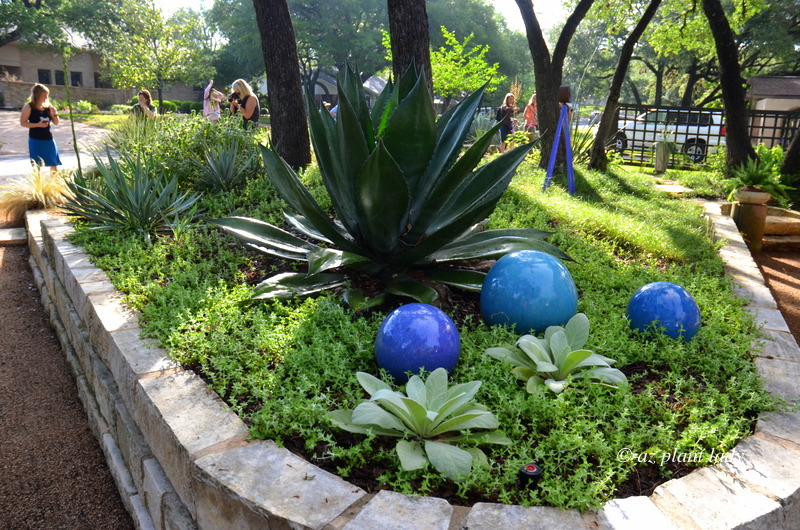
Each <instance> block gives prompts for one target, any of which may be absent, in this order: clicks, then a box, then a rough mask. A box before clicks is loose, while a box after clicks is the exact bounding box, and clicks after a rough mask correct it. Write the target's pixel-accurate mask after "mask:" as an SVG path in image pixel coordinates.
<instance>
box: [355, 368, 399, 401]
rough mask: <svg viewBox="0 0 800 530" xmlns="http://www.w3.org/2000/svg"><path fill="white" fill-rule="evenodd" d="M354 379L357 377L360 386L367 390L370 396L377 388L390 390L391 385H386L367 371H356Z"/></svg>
mask: <svg viewBox="0 0 800 530" xmlns="http://www.w3.org/2000/svg"><path fill="white" fill-rule="evenodd" d="M356 379H358V382H359V384H360V385H361V387H362V388H363V389H364V390H366V391H367V394H369V395H370V396H374V395H375V393H376V392H378V390H388V391H390V392H391V391H392V387H390V386H389V385H387V384H386V383H385V382H384V381H382V380H380V379H378V378H377V377H375V376H374V375H372V374H368V373H367V372H357V373H356Z"/></svg>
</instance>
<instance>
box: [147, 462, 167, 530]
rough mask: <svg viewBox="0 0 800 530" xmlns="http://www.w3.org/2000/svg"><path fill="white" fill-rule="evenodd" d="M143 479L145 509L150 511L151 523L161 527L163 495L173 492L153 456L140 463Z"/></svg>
mask: <svg viewBox="0 0 800 530" xmlns="http://www.w3.org/2000/svg"><path fill="white" fill-rule="evenodd" d="M142 469H143V475H144V477H143V478H144V480H143V481H142V488H141V489H142V494H143V495H144V503H145V506H147V510H148V511H149V512H150V517H152V518H153V524H154V525H155V526H156V528H163V527H164V523H163V520H164V518H163V514H162V510H161V506H162V502H163V500H164V496H165V495H166V494H167V493H170V492H174V491H175V490H174V489H173V488H172V484H170V483H169V479H167V476H166V475H165V474H164V470H163V469H161V466H160V465H158V462H157V461H156V460H155V459H154V458H148V459H147V460H145V461H144V462H143V463H142Z"/></svg>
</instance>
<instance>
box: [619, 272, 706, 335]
mask: <svg viewBox="0 0 800 530" xmlns="http://www.w3.org/2000/svg"><path fill="white" fill-rule="evenodd" d="M626 315H627V317H628V319H629V320H630V322H631V329H638V330H640V331H648V330H652V329H653V327H655V328H664V329H663V332H664V334H666V335H667V336H669V337H672V338H673V339H677V338H679V337H681V338H683V340H685V341H689V340H691V339H692V337H694V336H695V335H696V334H697V331H698V330H699V329H700V308H699V307H698V305H697V302H696V301H695V299H694V298H693V297H692V295H691V294H689V291H687V290H686V289H685V288H683V287H681V286H680V285H678V284H675V283H670V282H653V283H648V284H647V285H645V286H644V287H642V288H640V289H639V290H638V291H636V292H635V293H634V294H633V296H632V297H631V299H630V302H628V310H627V313H626Z"/></svg>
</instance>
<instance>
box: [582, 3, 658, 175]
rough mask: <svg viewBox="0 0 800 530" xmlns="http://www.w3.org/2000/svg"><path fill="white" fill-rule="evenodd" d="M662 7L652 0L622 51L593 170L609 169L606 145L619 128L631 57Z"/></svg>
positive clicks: (595, 148) (592, 158)
mask: <svg viewBox="0 0 800 530" xmlns="http://www.w3.org/2000/svg"><path fill="white" fill-rule="evenodd" d="M659 5H661V0H650V3H649V4H648V5H647V9H645V11H644V13H643V14H642V18H640V19H639V22H637V23H636V27H635V28H633V31H631V34H630V35H628V38H627V39H625V44H623V45H622V50H621V51H620V54H619V60H618V61H617V68H616V70H615V71H614V77H613V79H612V81H611V87H610V88H609V90H608V98H607V99H606V106H605V108H604V109H603V116H602V117H601V118H600V124H599V125H598V128H597V134H596V135H595V137H594V143H593V144H592V150H591V154H590V159H589V167H590V168H591V169H599V170H601V171H605V170H606V168H607V167H608V157H607V156H606V144H607V143H608V139H609V138H610V137H611V135H612V134H613V132H614V131H615V130H616V128H617V123H616V121H615V117H616V116H617V115H618V114H617V107H618V106H619V95H620V93H621V92H622V83H623V82H624V81H625V76H626V75H627V73H628V66H629V65H630V64H631V57H633V49H634V47H635V46H636V43H637V42H638V41H639V38H640V37H641V36H642V33H644V30H645V29H646V28H647V25H648V24H649V23H650V21H651V20H652V19H653V16H654V15H655V14H656V11H657V10H658V6H659Z"/></svg>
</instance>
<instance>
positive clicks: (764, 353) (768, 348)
mask: <svg viewBox="0 0 800 530" xmlns="http://www.w3.org/2000/svg"><path fill="white" fill-rule="evenodd" d="M762 333H763V335H764V337H759V338H757V339H755V340H754V341H753V347H752V348H751V350H752V351H753V352H757V353H758V355H760V356H761V357H766V358H767V359H782V360H784V361H792V362H800V347H798V345H797V342H796V341H795V340H794V337H793V336H792V334H791V333H787V332H785V331H772V330H763V331H762Z"/></svg>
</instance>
